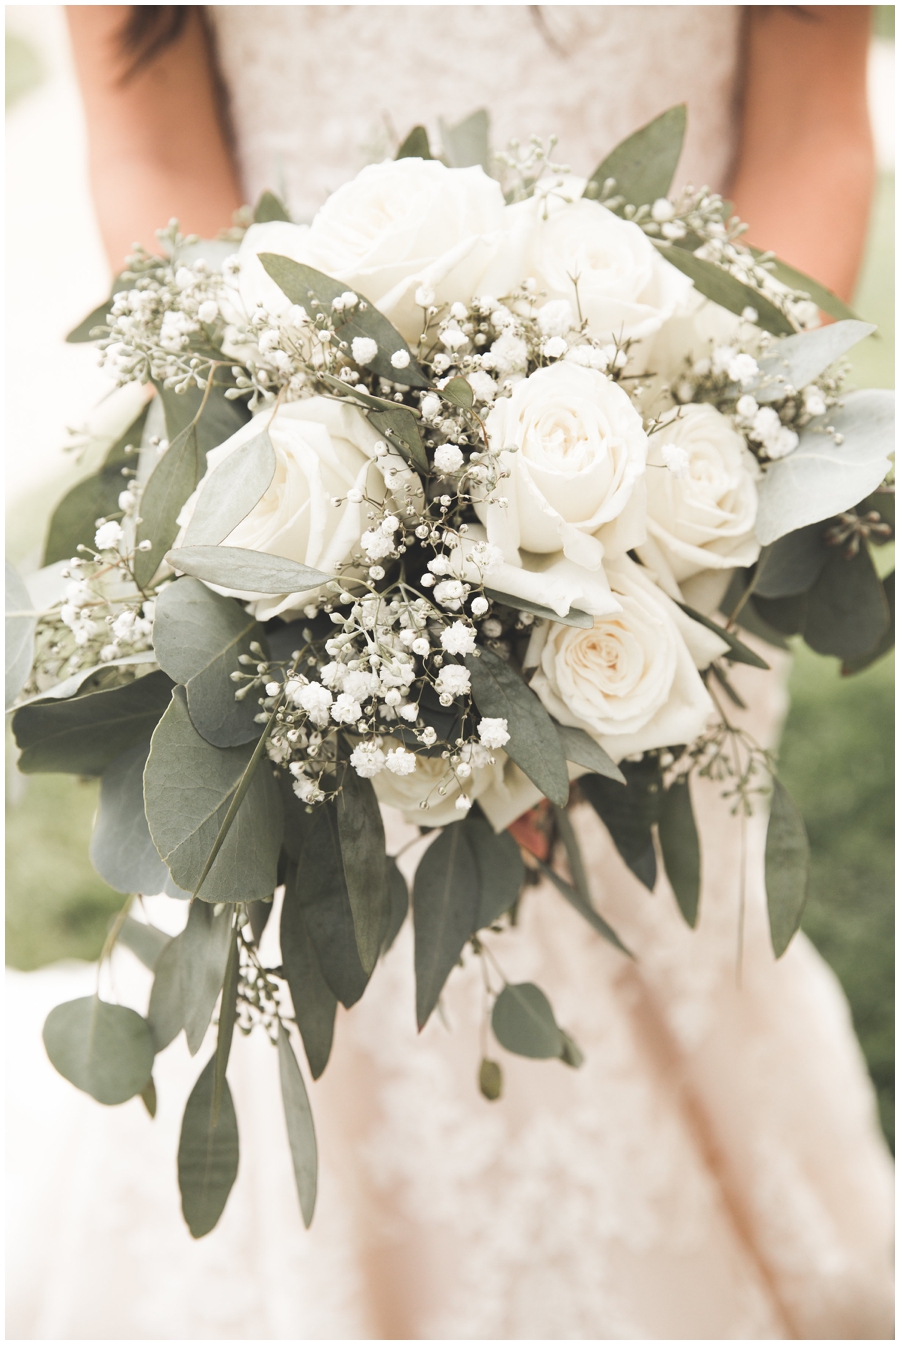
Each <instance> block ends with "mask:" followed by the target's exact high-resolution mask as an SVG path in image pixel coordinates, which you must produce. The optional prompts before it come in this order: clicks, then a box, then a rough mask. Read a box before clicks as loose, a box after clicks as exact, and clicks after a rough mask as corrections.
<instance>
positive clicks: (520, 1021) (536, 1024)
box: [491, 981, 563, 1060]
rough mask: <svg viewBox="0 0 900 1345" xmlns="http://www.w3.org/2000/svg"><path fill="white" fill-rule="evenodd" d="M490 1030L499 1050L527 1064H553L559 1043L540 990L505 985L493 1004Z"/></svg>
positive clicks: (547, 1003) (559, 1038) (560, 1041)
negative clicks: (527, 1060)
mask: <svg viewBox="0 0 900 1345" xmlns="http://www.w3.org/2000/svg"><path fill="white" fill-rule="evenodd" d="M491 1027H492V1028H493V1032H494V1036H495V1037H496V1038H497V1040H498V1041H499V1043H500V1045H501V1046H504V1047H505V1048H506V1050H507V1051H512V1052H513V1054H514V1055H524V1056H528V1057H529V1059H531V1060H553V1059H558V1058H559V1056H560V1055H561V1054H562V1050H563V1040H562V1033H561V1032H560V1030H559V1028H558V1026H557V1023H556V1019H555V1018H554V1016H553V1010H552V1008H551V1007H550V1001H549V1000H548V998H547V996H546V995H545V994H544V992H543V990H541V989H539V987H538V986H536V985H531V984H530V982H528V981H526V982H524V983H523V984H521V985H507V986H504V988H503V989H502V990H501V992H500V994H499V995H498V996H497V998H496V1000H495V1001H494V1008H493V1011H492V1013H491Z"/></svg>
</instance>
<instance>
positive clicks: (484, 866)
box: [456, 816, 525, 933]
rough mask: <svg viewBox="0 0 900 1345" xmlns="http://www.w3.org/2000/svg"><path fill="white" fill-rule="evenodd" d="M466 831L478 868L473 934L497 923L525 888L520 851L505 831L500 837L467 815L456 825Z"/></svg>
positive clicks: (481, 821)
mask: <svg viewBox="0 0 900 1345" xmlns="http://www.w3.org/2000/svg"><path fill="white" fill-rule="evenodd" d="M456 825H457V826H461V827H462V828H463V830H464V832H465V836H466V839H467V840H468V842H469V845H470V846H471V848H472V853H473V854H474V856H475V864H476V867H477V869H478V887H479V893H480V895H479V901H478V914H477V916H476V919H475V925H474V927H473V930H472V933H474V932H475V930H478V929H486V928H487V926H488V925H492V924H493V923H494V921H495V920H499V918H500V916H501V915H503V914H504V913H505V912H506V911H508V910H509V909H510V907H511V906H512V905H513V904H514V903H515V901H516V900H517V899H518V896H519V893H520V892H521V891H522V888H523V887H524V886H525V864H524V861H523V859H522V852H521V850H520V849H519V847H518V845H517V844H516V842H515V841H514V840H513V838H512V836H510V834H509V832H508V831H501V832H500V834H499V835H497V833H496V832H495V831H494V829H493V827H492V826H490V824H489V823H488V822H487V821H486V820H485V819H484V818H483V817H478V816H474V817H473V816H469V817H467V818H466V819H465V821H464V822H458V823H456Z"/></svg>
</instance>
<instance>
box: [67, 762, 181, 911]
mask: <svg viewBox="0 0 900 1345" xmlns="http://www.w3.org/2000/svg"><path fill="white" fill-rule="evenodd" d="M149 754H150V740H149V738H148V739H146V740H145V741H144V742H142V743H137V744H136V745H135V746H134V747H129V748H126V750H125V751H124V752H122V753H121V754H120V755H119V756H117V757H116V758H115V760H114V761H111V762H110V764H109V765H108V766H107V768H106V770H105V771H104V772H103V775H102V776H101V779H100V806H99V808H98V810H97V820H96V822H95V824H94V834H93V836H92V837H91V848H90V855H91V863H92V864H93V866H94V868H95V869H96V870H97V872H98V873H99V874H100V877H101V878H103V879H105V881H106V882H108V883H109V885H110V887H114V888H115V889H116V891H117V892H132V893H143V894H144V895H145V896H155V895H157V894H158V893H160V892H166V893H167V894H168V895H169V896H170V897H187V896H189V893H187V892H184V891H182V890H181V889H180V888H179V887H177V886H176V884H175V883H174V882H173V881H172V876H171V874H170V873H169V870H168V869H167V868H166V866H165V864H164V863H163V861H162V860H161V859H160V857H159V852H158V851H157V849H156V846H155V845H154V844H153V838H152V837H151V835H150V828H149V827H148V826H147V818H146V816H145V815H144V767H145V765H146V763H147V757H148V756H149ZM141 928H145V926H141Z"/></svg>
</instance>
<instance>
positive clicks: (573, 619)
mask: <svg viewBox="0 0 900 1345" xmlns="http://www.w3.org/2000/svg"><path fill="white" fill-rule="evenodd" d="M484 595H485V597H486V598H490V600H491V602H499V603H502V604H503V606H504V607H512V608H514V609H515V610H516V611H517V612H531V614H532V616H539V617H541V618H542V619H543V620H544V621H558V622H559V623H560V625H562V626H578V627H579V628H580V629H581V630H591V628H592V627H593V624H594V618H593V617H592V616H591V615H590V613H589V612H579V610H578V608H577V607H570V608H569V610H568V612H567V613H566V615H565V616H560V615H559V613H558V612H555V611H554V610H553V608H552V607H544V606H542V605H541V603H539V602H532V601H531V600H530V599H529V598H517V597H516V596H515V595H514V594H512V593H501V592H500V591H499V589H496V588H485V590H484Z"/></svg>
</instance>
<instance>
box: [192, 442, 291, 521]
mask: <svg viewBox="0 0 900 1345" xmlns="http://www.w3.org/2000/svg"><path fill="white" fill-rule="evenodd" d="M274 475H275V450H274V448H273V447H272V441H271V439H270V438H269V436H268V434H267V432H266V431H265V430H263V432H262V433H261V434H258V435H256V437H255V438H254V439H250V440H249V441H248V442H247V443H246V444H241V445H240V447H239V448H236V449H235V450H234V452H233V453H229V454H228V456H227V457H226V458H224V459H223V460H222V462H220V463H219V465H218V467H217V468H216V469H215V471H214V472H210V473H208V475H207V476H205V477H204V480H203V486H202V488H201V490H200V492H199V494H198V496H197V501H196V504H195V506H194V512H193V514H192V515H191V519H190V522H189V523H188V525H187V528H186V529H185V532H184V538H183V539H182V544H183V545H184V546H218V544H219V542H224V540H225V538H226V537H227V536H228V534H229V533H230V532H233V531H234V529H235V528H236V527H237V526H238V524H239V523H241V522H242V521H243V520H244V519H245V518H246V517H247V515H248V514H249V513H250V512H251V510H253V509H255V507H256V506H257V505H258V504H259V502H260V500H261V499H262V497H263V495H265V493H266V491H267V490H268V489H269V486H270V485H271V483H272V477H273V476H274Z"/></svg>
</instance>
